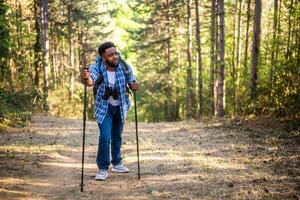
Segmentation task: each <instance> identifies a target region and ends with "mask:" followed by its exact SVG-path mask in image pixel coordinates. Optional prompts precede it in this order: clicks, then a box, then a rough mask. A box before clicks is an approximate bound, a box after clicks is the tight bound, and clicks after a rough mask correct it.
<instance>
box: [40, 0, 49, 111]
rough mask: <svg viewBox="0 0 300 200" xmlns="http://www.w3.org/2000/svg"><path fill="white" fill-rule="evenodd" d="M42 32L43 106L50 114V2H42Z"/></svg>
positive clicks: (45, 0)
mask: <svg viewBox="0 0 300 200" xmlns="http://www.w3.org/2000/svg"><path fill="white" fill-rule="evenodd" d="M41 12H42V30H43V40H42V41H43V62H42V65H43V74H44V95H43V97H44V98H43V106H44V109H45V112H48V110H49V105H48V87H49V86H48V85H49V84H48V63H49V36H48V0H42V9H41Z"/></svg>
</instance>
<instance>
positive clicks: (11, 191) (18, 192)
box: [0, 188, 32, 196]
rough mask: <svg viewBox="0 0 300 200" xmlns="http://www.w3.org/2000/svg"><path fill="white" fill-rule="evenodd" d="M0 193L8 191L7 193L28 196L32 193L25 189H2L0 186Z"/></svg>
mask: <svg viewBox="0 0 300 200" xmlns="http://www.w3.org/2000/svg"><path fill="white" fill-rule="evenodd" d="M1 193H9V194H13V195H21V196H25V195H26V196H29V195H31V194H32V192H26V191H16V190H8V189H3V188H0V194H1Z"/></svg>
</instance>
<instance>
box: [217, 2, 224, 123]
mask: <svg viewBox="0 0 300 200" xmlns="http://www.w3.org/2000/svg"><path fill="white" fill-rule="evenodd" d="M218 6H219V20H220V21H219V51H218V53H219V54H218V55H219V56H218V61H219V67H218V89H217V93H218V94H217V96H218V98H217V115H218V116H219V117H223V116H224V115H225V109H224V107H225V94H224V93H225V89H224V81H225V75H224V65H225V63H224V55H225V35H224V26H225V21H224V0H219V1H218Z"/></svg>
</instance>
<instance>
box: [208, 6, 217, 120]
mask: <svg viewBox="0 0 300 200" xmlns="http://www.w3.org/2000/svg"><path fill="white" fill-rule="evenodd" d="M215 5H216V2H215V0H212V1H211V24H210V41H211V42H210V80H209V83H210V85H209V91H210V92H209V96H210V106H209V107H210V114H211V115H214V114H215V69H214V68H215V63H216V59H215V37H216V36H215V35H216V34H215V33H216V31H215V29H216V22H215V21H216V20H215V18H216V17H215V15H216V7H215Z"/></svg>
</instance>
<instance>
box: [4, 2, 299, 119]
mask: <svg viewBox="0 0 300 200" xmlns="http://www.w3.org/2000/svg"><path fill="white" fill-rule="evenodd" d="M95 5H98V6H95ZM0 6H1V12H0V27H1V37H0V45H1V48H0V49H1V63H0V66H1V68H0V70H1V79H0V91H1V94H0V100H1V113H0V115H1V118H2V121H3V120H4V119H5V120H6V122H7V123H10V122H9V121H15V120H14V119H15V118H20V119H22V118H24V117H25V118H26V116H27V115H30V113H32V112H42V113H48V114H50V115H55V116H64V117H71V118H80V117H81V116H82V111H83V106H82V101H83V87H82V83H81V82H80V79H79V73H80V69H81V68H83V67H89V66H90V65H91V64H92V63H93V62H95V59H96V56H97V48H98V46H99V45H100V44H101V43H103V42H105V41H112V42H114V43H115V44H116V45H117V48H118V51H120V53H121V55H122V57H123V58H124V59H125V60H126V61H127V62H128V63H130V65H132V66H133V69H134V71H135V75H136V77H137V78H138V81H139V83H140V84H141V90H140V91H139V94H138V103H139V109H138V110H139V119H140V120H142V121H178V120H182V119H188V118H201V117H202V116H219V117H224V116H228V117H236V116H249V115H273V116H276V117H277V116H279V117H289V118H298V117H299V111H300V84H299V83H300V55H299V54H300V36H299V33H300V31H299V29H300V25H299V23H300V22H299V21H300V20H299V18H300V10H299V9H300V7H299V3H298V2H297V1H295V0H274V1H261V0H252V1H251V0H228V1H220V0H211V1H201V2H200V1H196V0H195V1H192V0H185V1H172V0H165V1H140V0H128V1H116V0H115V1H101V2H100V1H97V0H87V1H78V0H74V1H71V0H49V1H48V0H44V1H37V0H31V1H29V0H22V1H21V0H13V1H10V0H5V1H3V0H2V1H1V2H0ZM19 99H22V101H19ZM88 110H89V118H93V117H94V116H93V96H92V95H91V93H89V100H88ZM129 118H130V119H131V118H132V115H130V116H129ZM2 124H3V123H2Z"/></svg>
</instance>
